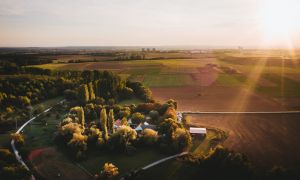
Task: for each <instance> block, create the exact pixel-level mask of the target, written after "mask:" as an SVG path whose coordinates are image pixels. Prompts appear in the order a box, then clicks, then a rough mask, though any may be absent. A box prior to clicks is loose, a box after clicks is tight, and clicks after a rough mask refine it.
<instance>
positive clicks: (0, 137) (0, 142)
mask: <svg viewBox="0 0 300 180" xmlns="http://www.w3.org/2000/svg"><path fill="white" fill-rule="evenodd" d="M8 147H10V133H9V132H7V133H5V134H0V148H8Z"/></svg>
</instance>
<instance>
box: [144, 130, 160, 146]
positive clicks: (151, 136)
mask: <svg viewBox="0 0 300 180" xmlns="http://www.w3.org/2000/svg"><path fill="white" fill-rule="evenodd" d="M157 140H158V134H157V131H154V130H152V129H147V128H146V129H144V130H143V132H142V136H141V137H140V139H139V141H140V143H141V144H143V145H147V146H152V145H154V144H156V142H157Z"/></svg>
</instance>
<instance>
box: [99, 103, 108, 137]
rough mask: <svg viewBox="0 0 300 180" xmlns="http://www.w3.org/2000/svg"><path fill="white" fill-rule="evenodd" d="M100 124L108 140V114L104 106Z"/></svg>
mask: <svg viewBox="0 0 300 180" xmlns="http://www.w3.org/2000/svg"><path fill="white" fill-rule="evenodd" d="M100 125H101V129H102V131H103V138H104V139H105V141H107V140H108V132H107V114H106V109H105V108H104V107H103V108H102V110H101V112H100Z"/></svg>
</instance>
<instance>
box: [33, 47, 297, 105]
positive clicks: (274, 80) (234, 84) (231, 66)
mask: <svg viewBox="0 0 300 180" xmlns="http://www.w3.org/2000/svg"><path fill="white" fill-rule="evenodd" d="M149 55H151V56H153V57H160V56H163V55H164V53H157V54H155V53H150V54H149ZM167 55H168V57H166V58H170V57H174V58H180V57H181V55H182V56H183V57H185V58H186V59H159V60H127V61H102V62H86V63H65V64H55V63H54V64H45V65H38V67H42V68H49V69H74V70H86V69H89V70H94V69H102V70H110V71H113V72H115V73H118V74H120V75H121V76H122V77H124V78H128V79H130V80H133V81H140V82H143V83H144V84H145V85H146V86H148V87H150V88H151V90H152V92H153V94H154V98H155V99H157V100H160V101H165V100H167V99H169V98H172V99H176V100H177V101H178V102H179V109H180V110H200V111H201V110H202V111H227V110H229V111H264V110H265V111H271V110H286V109H287V110H297V109H299V108H300V92H299V91H298V89H299V87H300V82H299V77H300V67H299V65H300V63H299V59H298V55H297V56H296V57H291V56H288V54H286V53H283V52H277V51H274V52H273V51H270V52H269V51H258V52H256V51H254V52H252V51H249V52H245V53H242V54H241V53H240V52H237V51H232V52H227V53H226V52H221V53H220V52H217V53H206V54H205V53H204V54H202V55H187V54H186V53H173V54H172V53H171V54H167ZM188 57H189V58H188ZM220 100H222V102H221V101H220ZM239 101H241V102H239ZM241 104H242V106H240V105H241Z"/></svg>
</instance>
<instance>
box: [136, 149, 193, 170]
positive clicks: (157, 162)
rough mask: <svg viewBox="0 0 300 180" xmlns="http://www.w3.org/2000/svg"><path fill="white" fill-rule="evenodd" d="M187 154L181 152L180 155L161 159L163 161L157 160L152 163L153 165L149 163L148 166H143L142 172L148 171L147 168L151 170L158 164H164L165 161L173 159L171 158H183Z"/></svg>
mask: <svg viewBox="0 0 300 180" xmlns="http://www.w3.org/2000/svg"><path fill="white" fill-rule="evenodd" d="M188 153H189V152H186V151H185V152H182V153H179V154H175V155H173V156H169V157H166V158H163V159H160V160H158V161H155V162H153V163H151V164H148V165H147V166H145V167H142V170H146V169H149V168H151V167H153V166H156V165H158V164H160V163H163V162H165V161H167V160H170V159H173V158H176V157H180V156H184V155H186V154H188Z"/></svg>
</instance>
